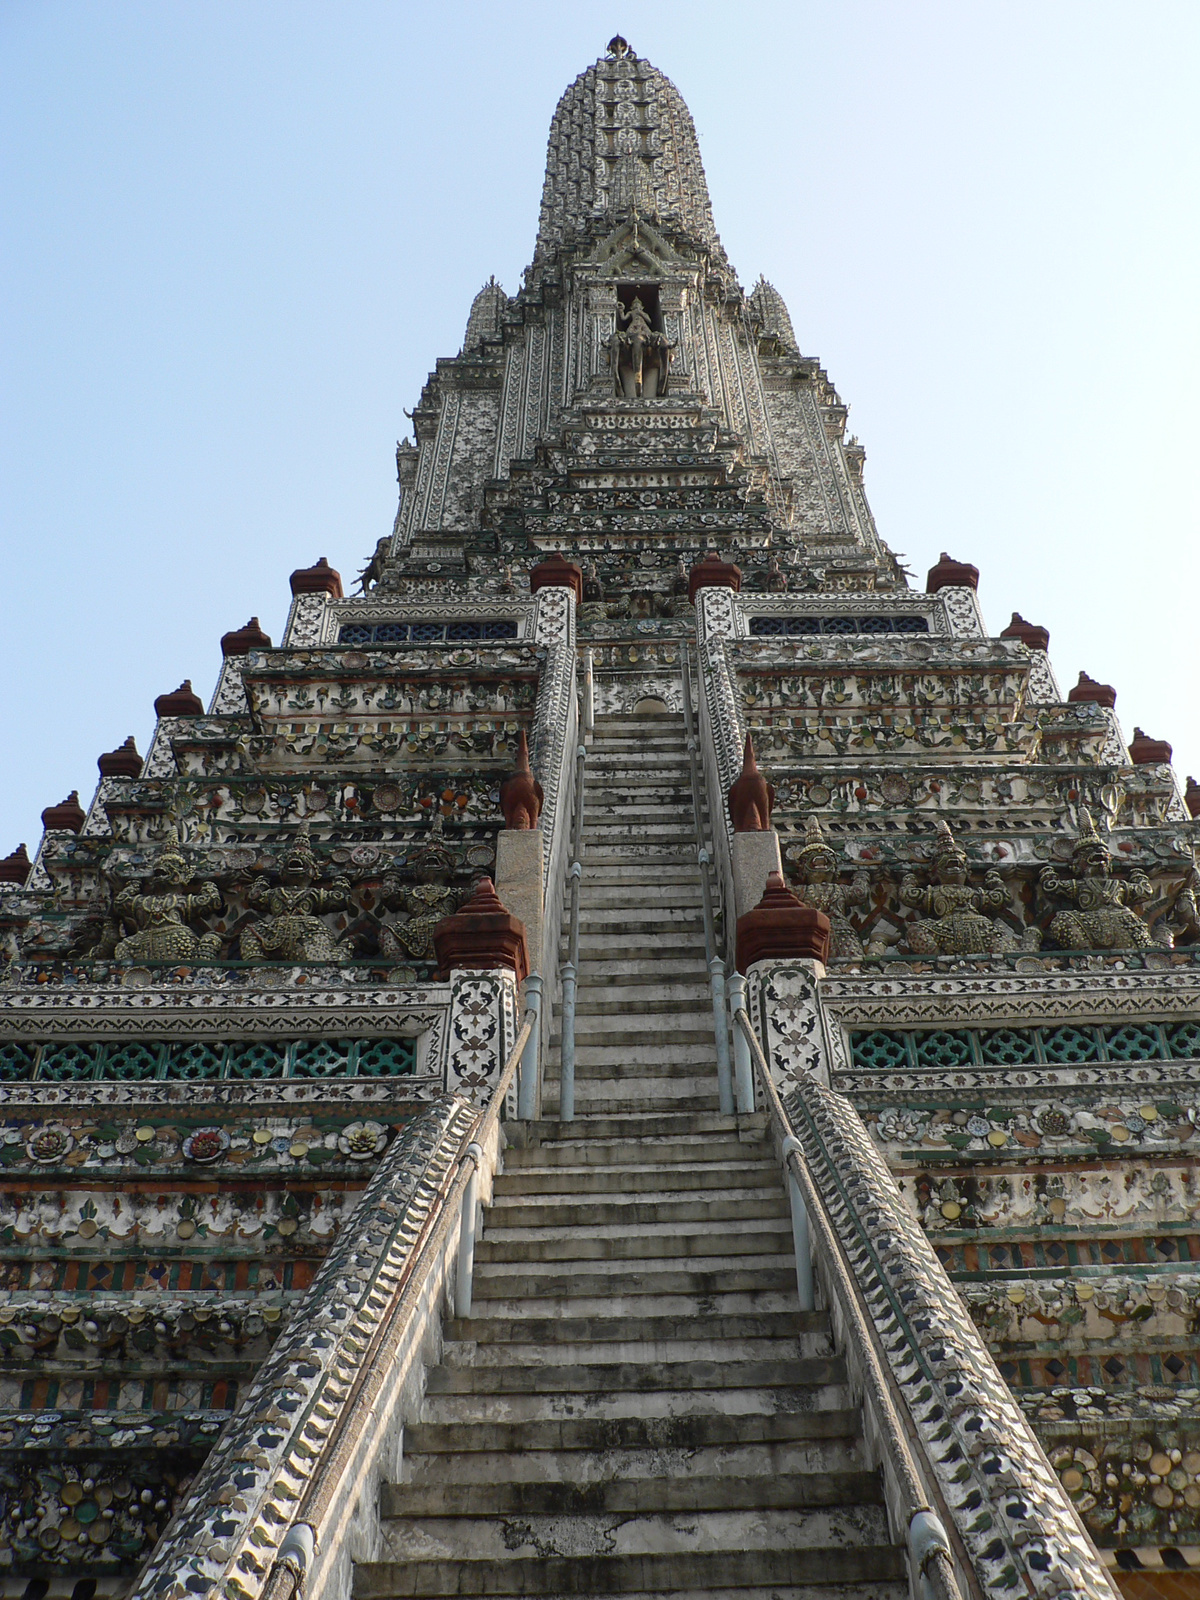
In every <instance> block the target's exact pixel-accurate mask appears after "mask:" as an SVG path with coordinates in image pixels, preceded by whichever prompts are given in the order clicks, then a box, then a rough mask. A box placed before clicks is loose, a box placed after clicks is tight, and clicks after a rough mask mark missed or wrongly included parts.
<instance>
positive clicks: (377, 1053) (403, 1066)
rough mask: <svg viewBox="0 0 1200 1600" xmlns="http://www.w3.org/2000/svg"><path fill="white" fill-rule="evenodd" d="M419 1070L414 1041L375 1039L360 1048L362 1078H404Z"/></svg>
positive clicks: (359, 1072) (359, 1064)
mask: <svg viewBox="0 0 1200 1600" xmlns="http://www.w3.org/2000/svg"><path fill="white" fill-rule="evenodd" d="M416 1070H417V1046H416V1041H415V1040H413V1039H375V1040H372V1041H371V1042H370V1043H369V1044H360V1045H359V1047H358V1075H359V1077H360V1078H363V1077H366V1078H402V1077H404V1076H405V1075H406V1074H408V1073H412V1072H415V1071H416Z"/></svg>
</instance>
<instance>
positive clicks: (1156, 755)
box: [1129, 728, 1171, 767]
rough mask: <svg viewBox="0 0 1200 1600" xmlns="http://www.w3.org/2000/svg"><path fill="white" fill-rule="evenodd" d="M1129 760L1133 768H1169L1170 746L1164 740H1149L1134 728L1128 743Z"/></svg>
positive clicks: (1139, 730)
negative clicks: (1151, 766) (1152, 766)
mask: <svg viewBox="0 0 1200 1600" xmlns="http://www.w3.org/2000/svg"><path fill="white" fill-rule="evenodd" d="M1129 759H1130V761H1132V762H1133V764H1134V766H1135V767H1145V766H1150V765H1154V766H1164V765H1165V766H1170V764H1171V746H1170V745H1169V744H1168V743H1167V741H1166V740H1165V739H1151V738H1150V737H1149V735H1148V734H1145V733H1143V732H1142V730H1141V729H1140V728H1135V729H1134V730H1133V738H1132V739H1131V740H1130V742H1129Z"/></svg>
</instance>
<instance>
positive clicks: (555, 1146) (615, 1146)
mask: <svg viewBox="0 0 1200 1600" xmlns="http://www.w3.org/2000/svg"><path fill="white" fill-rule="evenodd" d="M576 1120H577V1121H578V1120H579V1119H578V1118H577V1119H576ZM596 1120H597V1121H599V1120H600V1119H599V1118H597V1119H596ZM604 1120H606V1121H613V1122H615V1121H617V1120H619V1119H618V1118H615V1117H612V1118H606V1119H604ZM562 1126H563V1127H565V1128H570V1127H572V1126H573V1124H572V1123H570V1122H566V1123H563V1124H562ZM700 1155H703V1156H704V1157H705V1158H706V1159H707V1158H710V1157H711V1159H712V1161H714V1162H718V1163H721V1164H724V1165H728V1164H729V1163H732V1162H745V1161H747V1160H749V1159H752V1158H753V1159H756V1160H758V1161H762V1162H763V1163H764V1164H765V1163H766V1161H767V1159H768V1157H767V1152H766V1151H763V1150H761V1149H760V1141H758V1140H757V1139H750V1140H746V1141H742V1140H739V1139H738V1136H737V1134H736V1133H734V1134H726V1135H724V1136H722V1135H714V1136H713V1139H712V1142H711V1144H710V1145H709V1146H708V1147H706V1148H705V1149H703V1150H698V1149H697V1148H696V1146H695V1144H694V1143H693V1142H692V1141H691V1140H689V1139H688V1138H687V1137H686V1136H685V1137H682V1138H679V1139H669V1138H668V1137H666V1136H664V1135H661V1134H659V1135H652V1136H650V1137H649V1138H646V1139H637V1138H633V1139H622V1138H616V1139H613V1140H597V1141H592V1140H574V1139H573V1140H569V1141H568V1140H561V1141H560V1140H550V1141H548V1142H547V1143H544V1144H530V1145H528V1146H526V1147H525V1148H520V1147H517V1146H512V1145H510V1146H509V1148H508V1150H507V1151H505V1155H504V1163H505V1167H506V1168H507V1170H508V1171H509V1172H510V1173H514V1174H515V1173H517V1172H524V1171H527V1170H529V1169H530V1168H536V1169H546V1168H549V1169H558V1168H562V1167H565V1168H573V1169H578V1170H580V1171H584V1170H586V1169H588V1168H591V1167H602V1168H606V1169H608V1170H609V1171H610V1172H611V1171H613V1170H616V1169H620V1168H622V1167H628V1168H631V1169H634V1170H645V1169H646V1168H647V1167H650V1168H653V1167H656V1166H657V1167H660V1168H662V1169H663V1170H664V1172H666V1171H668V1170H670V1171H671V1172H672V1175H673V1176H675V1177H679V1178H682V1179H685V1180H686V1177H687V1174H688V1172H689V1171H690V1170H692V1168H691V1164H692V1163H693V1162H695V1161H696V1159H697V1157H698V1156H700ZM771 1165H772V1167H773V1168H774V1170H776V1171H778V1166H777V1164H776V1163H775V1162H773V1161H772V1162H771ZM612 1183H613V1186H614V1187H617V1188H619V1187H620V1180H619V1179H613V1180H612ZM677 1186H678V1185H677ZM685 1186H686V1185H685Z"/></svg>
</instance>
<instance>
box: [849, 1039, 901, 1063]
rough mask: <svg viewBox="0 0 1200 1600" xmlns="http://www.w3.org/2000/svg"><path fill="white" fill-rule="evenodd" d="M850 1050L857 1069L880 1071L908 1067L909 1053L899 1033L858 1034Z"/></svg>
mask: <svg viewBox="0 0 1200 1600" xmlns="http://www.w3.org/2000/svg"><path fill="white" fill-rule="evenodd" d="M850 1048H851V1050H852V1051H853V1054H854V1065H855V1066H856V1067H869V1068H871V1069H873V1070H875V1071H879V1070H881V1069H883V1070H886V1069H887V1068H888V1067H906V1066H907V1065H908V1051H907V1050H905V1048H904V1040H903V1038H902V1037H901V1036H900V1034H898V1033H856V1034H854V1035H853V1036H852V1038H851V1041H850Z"/></svg>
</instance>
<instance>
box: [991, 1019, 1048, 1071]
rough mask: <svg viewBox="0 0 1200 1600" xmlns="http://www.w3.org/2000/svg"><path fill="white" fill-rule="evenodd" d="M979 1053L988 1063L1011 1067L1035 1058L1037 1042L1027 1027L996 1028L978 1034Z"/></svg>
mask: <svg viewBox="0 0 1200 1600" xmlns="http://www.w3.org/2000/svg"><path fill="white" fill-rule="evenodd" d="M979 1053H980V1055H981V1056H982V1057H983V1059H984V1061H986V1062H987V1063H988V1064H989V1065H995V1066H1002V1067H1012V1066H1016V1065H1018V1064H1019V1063H1020V1062H1022V1061H1036V1060H1037V1044H1036V1043H1035V1041H1034V1037H1033V1034H1032V1033H1031V1032H1030V1031H1029V1029H1028V1028H997V1029H996V1030H995V1031H994V1032H993V1033H981V1034H980V1035H979Z"/></svg>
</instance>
